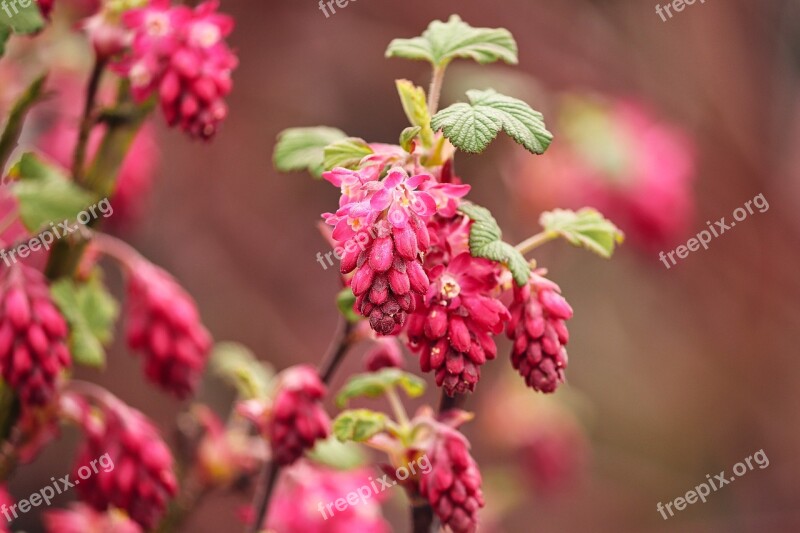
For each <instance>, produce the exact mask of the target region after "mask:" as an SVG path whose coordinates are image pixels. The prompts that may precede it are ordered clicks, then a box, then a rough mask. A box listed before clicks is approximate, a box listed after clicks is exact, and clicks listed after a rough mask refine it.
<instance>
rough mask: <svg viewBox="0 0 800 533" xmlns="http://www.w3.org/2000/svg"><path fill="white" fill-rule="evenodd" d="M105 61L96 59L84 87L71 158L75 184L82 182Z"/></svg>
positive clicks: (100, 58) (99, 58) (101, 58)
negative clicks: (81, 111) (84, 93)
mask: <svg viewBox="0 0 800 533" xmlns="http://www.w3.org/2000/svg"><path fill="white" fill-rule="evenodd" d="M105 65H106V59H105V58H103V57H97V58H96V59H95V62H94V66H93V67H92V73H91V75H90V76H89V83H88V85H87V87H86V99H85V101H84V107H83V115H82V117H81V124H80V129H79V130H78V142H77V143H76V145H75V152H74V155H73V158H72V176H73V178H74V179H75V181H76V182H78V183H81V182H82V181H83V172H84V168H83V165H84V161H85V160H86V150H87V145H88V143H89V135H90V133H91V131H92V126H93V125H94V122H95V120H94V108H95V100H96V98H97V91H98V89H99V88H100V80H101V79H102V77H103V70H104V69H105Z"/></svg>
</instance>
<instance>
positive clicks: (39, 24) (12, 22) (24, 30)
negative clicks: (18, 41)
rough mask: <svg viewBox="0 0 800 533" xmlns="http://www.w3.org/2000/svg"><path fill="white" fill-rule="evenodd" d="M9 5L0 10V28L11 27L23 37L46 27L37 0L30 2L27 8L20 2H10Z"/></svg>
mask: <svg viewBox="0 0 800 533" xmlns="http://www.w3.org/2000/svg"><path fill="white" fill-rule="evenodd" d="M7 4H8V5H7V6H6V7H4V8H1V9H0V26H7V27H10V28H11V29H12V30H13V31H14V33H19V34H22V35H28V34H31V33H35V32H37V31H39V30H41V29H42V28H43V27H44V17H42V13H41V12H40V11H39V5H38V2H36V1H35V0H32V1H31V2H29V3H28V5H27V7H23V6H22V5H21V3H20V2H18V1H15V2H11V1H10V0H9V1H8V3H7ZM6 8H7V9H8V10H9V11H8V12H6Z"/></svg>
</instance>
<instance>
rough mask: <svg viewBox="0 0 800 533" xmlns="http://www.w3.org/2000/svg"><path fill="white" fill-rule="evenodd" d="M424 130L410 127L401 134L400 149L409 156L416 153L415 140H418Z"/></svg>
mask: <svg viewBox="0 0 800 533" xmlns="http://www.w3.org/2000/svg"><path fill="white" fill-rule="evenodd" d="M421 131H422V128H420V127H419V126H409V127H407V128H406V129H404V130H403V131H402V133H400V147H401V148H402V149H403V150H405V151H406V152H408V153H409V154H410V153H411V152H413V151H414V139H416V138H417V136H418V135H419V132H421Z"/></svg>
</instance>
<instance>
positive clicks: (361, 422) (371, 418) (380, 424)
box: [333, 409, 388, 442]
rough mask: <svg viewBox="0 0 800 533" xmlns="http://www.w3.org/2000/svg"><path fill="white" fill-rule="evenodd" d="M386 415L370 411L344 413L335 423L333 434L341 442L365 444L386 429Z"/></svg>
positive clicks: (360, 410) (358, 410)
mask: <svg viewBox="0 0 800 533" xmlns="http://www.w3.org/2000/svg"><path fill="white" fill-rule="evenodd" d="M387 420H388V418H387V417H386V415H385V414H383V413H379V412H377V411H371V410H369V409H353V410H348V411H343V412H342V413H340V414H339V416H337V417H336V419H335V420H334V421H333V434H334V435H336V438H337V439H339V440H340V441H341V442H347V441H355V442H364V441H366V440H369V439H370V438H371V437H373V436H374V435H377V434H378V433H380V432H381V431H383V430H384V428H385V427H386V422H387Z"/></svg>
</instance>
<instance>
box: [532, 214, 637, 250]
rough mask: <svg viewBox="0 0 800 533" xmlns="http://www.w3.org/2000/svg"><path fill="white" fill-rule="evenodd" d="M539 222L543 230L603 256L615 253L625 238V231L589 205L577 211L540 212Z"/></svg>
mask: <svg viewBox="0 0 800 533" xmlns="http://www.w3.org/2000/svg"><path fill="white" fill-rule="evenodd" d="M539 223H540V224H541V225H542V227H543V228H544V229H545V231H548V232H552V233H554V234H556V235H559V236H561V237H563V238H565V239H566V240H567V241H568V242H570V243H571V244H573V245H575V246H582V247H584V248H587V249H589V250H591V251H593V252H595V253H596V254H598V255H600V256H601V257H605V258H606V259H608V258H609V257H611V255H612V254H613V253H614V247H615V246H616V245H617V244H622V242H623V241H624V240H625V234H624V233H622V231H621V230H620V229H619V228H618V227H617V226H616V225H614V223H613V222H611V221H610V220H608V219H607V218H605V217H604V216H603V215H602V213H600V212H599V211H597V210H596V209H592V208H591V207H584V208H583V209H580V210H578V211H577V212H575V211H571V210H568V209H554V210H553V211H548V212H545V213H542V216H541V217H540V218H539Z"/></svg>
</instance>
